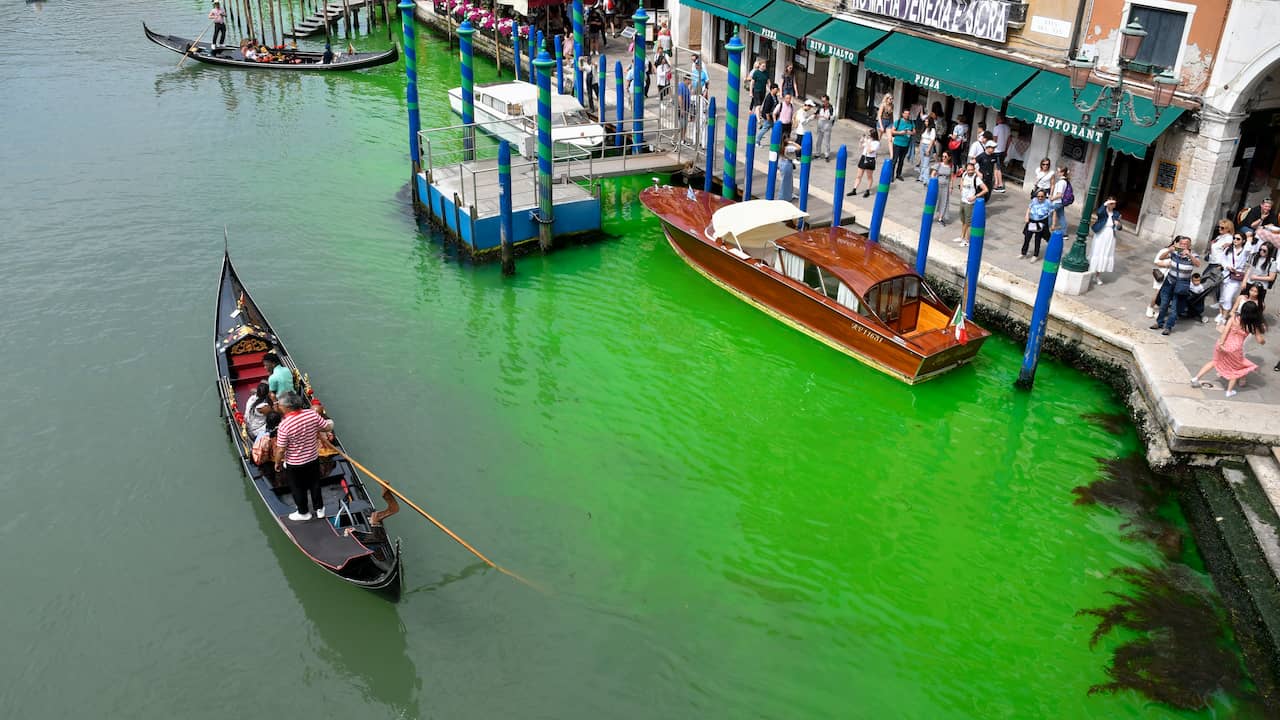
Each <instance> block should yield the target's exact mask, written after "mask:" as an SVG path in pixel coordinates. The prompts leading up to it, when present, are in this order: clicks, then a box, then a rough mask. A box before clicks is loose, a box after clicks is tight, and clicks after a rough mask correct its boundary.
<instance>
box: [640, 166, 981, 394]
mask: <svg viewBox="0 0 1280 720" xmlns="http://www.w3.org/2000/svg"><path fill="white" fill-rule="evenodd" d="M640 201H641V202H642V203H644V206H645V207H646V208H648V209H649V210H650V211H651V212H653V213H654V214H655V215H657V216H658V218H659V219H660V220H661V221H662V227H663V232H664V233H665V234H666V236H667V241H668V242H669V243H670V244H671V247H672V248H673V249H674V250H675V251H676V253H677V254H678V255H679V256H680V257H681V258H683V259H684V261H685V262H687V263H688V264H689V266H690V267H692V268H693V269H694V270H696V271H698V272H699V273H701V274H702V275H703V276H705V277H706V278H708V279H709V280H711V281H712V282H714V283H716V284H717V285H720V286H721V287H723V288H724V289H726V290H728V291H729V292H731V293H733V294H734V295H736V296H738V297H739V298H741V299H742V300H745V301H746V302H748V303H750V304H752V305H754V306H756V307H757V308H760V309H761V310H763V311H765V312H767V313H768V314H770V315H772V316H773V317H775V318H777V319H778V320H781V321H782V322H784V323H786V324H788V325H790V326H792V327H794V328H796V329H797V330H800V331H801V332H804V333H805V334H807V335H810V336H812V337H814V338H816V339H818V340H820V341H822V342H824V343H826V344H827V345H830V346H831V347H833V348H835V349H837V350H839V351H841V352H843V353H845V354H847V355H850V356H851V357H853V358H856V359H858V360H860V361H862V362H864V363H866V364H867V365H870V366H871V367H874V368H876V369H877V370H880V371H881V372H884V373H887V374H889V375H892V376H893V377H896V378H898V379H900V380H902V381H904V382H907V383H918V382H922V381H924V380H928V379H930V378H933V377H937V376H938V375H940V374H942V373H944V372H946V371H948V370H951V369H953V368H955V367H958V366H960V365H963V364H964V363H967V362H969V361H970V360H972V359H973V358H974V356H975V355H977V353H978V350H979V349H980V348H981V346H982V343H983V341H984V340H986V338H987V337H988V336H989V335H990V333H988V332H987V331H986V330H983V329H982V328H980V327H978V326H977V325H976V324H974V323H973V322H972V321H970V320H966V319H964V318H963V317H960V316H958V314H956V313H954V312H953V311H952V309H950V308H948V307H947V306H946V304H945V303H943V302H942V300H941V299H939V298H938V295H937V293H935V292H934V291H933V289H932V288H930V287H929V285H928V283H927V282H925V279H924V278H922V277H920V276H919V275H918V274H916V272H915V269H914V268H912V267H911V266H910V265H908V264H907V263H906V262H905V261H904V260H903V259H902V258H900V257H898V256H897V255H896V254H894V253H893V252H891V251H889V250H887V249H885V248H883V247H881V246H880V244H879V243H874V242H871V241H869V240H868V239H867V238H866V236H863V235H858V234H856V233H854V232H852V231H850V230H846V229H844V228H840V227H832V228H822V229H817V230H801V231H797V230H796V229H795V228H794V227H793V225H792V223H794V222H795V221H796V220H799V219H801V218H803V217H805V213H803V212H801V211H799V210H797V209H796V208H795V206H793V205H791V204H790V203H786V202H782V201H777V200H748V201H746V202H740V203H735V202H733V201H732V200H728V199H725V198H721V197H719V196H717V195H712V194H710V193H705V192H702V191H698V190H692V189H687V188H674V187H670V186H667V187H656V186H655V187H650V188H646V189H645V190H644V192H642V193H641V194H640Z"/></svg>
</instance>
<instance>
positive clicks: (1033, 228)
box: [1027, 220, 1044, 235]
mask: <svg viewBox="0 0 1280 720" xmlns="http://www.w3.org/2000/svg"><path fill="white" fill-rule="evenodd" d="M1043 228H1044V224H1043V223H1041V222H1038V221H1036V220H1032V221H1031V222H1029V223H1027V232H1029V233H1032V234H1033V235H1034V234H1035V233H1038V232H1040V230H1041V229H1043Z"/></svg>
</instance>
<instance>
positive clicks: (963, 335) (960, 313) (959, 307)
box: [951, 300, 969, 345]
mask: <svg viewBox="0 0 1280 720" xmlns="http://www.w3.org/2000/svg"><path fill="white" fill-rule="evenodd" d="M951 326H952V327H954V328H955V334H956V341H957V342H959V343H960V344H961V345H963V344H965V343H967V342H969V331H968V330H966V329H965V327H964V301H963V300H961V301H960V302H959V303H956V314H955V315H952V316H951Z"/></svg>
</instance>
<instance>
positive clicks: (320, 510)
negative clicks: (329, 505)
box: [316, 507, 324, 519]
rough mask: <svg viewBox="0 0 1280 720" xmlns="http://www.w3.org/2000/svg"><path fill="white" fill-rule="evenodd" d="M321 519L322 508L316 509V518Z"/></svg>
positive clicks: (322, 515)
mask: <svg viewBox="0 0 1280 720" xmlns="http://www.w3.org/2000/svg"><path fill="white" fill-rule="evenodd" d="M322 517H324V508H322V507H320V508H316V518H317V519H319V518H322Z"/></svg>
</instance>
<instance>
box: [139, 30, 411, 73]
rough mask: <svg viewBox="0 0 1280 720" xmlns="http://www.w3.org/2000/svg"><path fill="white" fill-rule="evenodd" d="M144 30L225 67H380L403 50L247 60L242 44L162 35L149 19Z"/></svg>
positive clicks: (295, 53) (285, 52)
mask: <svg viewBox="0 0 1280 720" xmlns="http://www.w3.org/2000/svg"><path fill="white" fill-rule="evenodd" d="M142 30H143V32H145V33H146V34H147V39H148V40H150V41H151V42H153V43H155V44H157V45H159V46H160V47H163V48H167V49H169V50H172V51H174V52H176V53H178V54H179V55H186V56H187V57H189V58H191V59H192V60H195V61H197V62H202V63H206V64H209V65H222V66H224V67H238V68H246V69H251V70H316V71H338V70H360V69H363V68H371V67H377V66H379V65H386V64H388V63H393V62H395V61H396V59H397V58H398V57H400V51H399V50H397V49H396V46H395V45H392V46H391V49H390V50H386V51H383V52H376V53H359V52H358V53H353V54H347V55H338V56H335V57H334V59H333V61H332V62H328V63H326V62H324V53H322V52H311V51H307V50H291V49H288V48H282V49H276V50H273V52H275V53H276V54H278V55H279V56H280V57H282V58H284V59H283V60H282V61H278V62H261V61H258V60H247V59H245V57H244V55H243V54H241V52H240V48H238V47H232V46H229V45H219V46H217V47H214V46H213V45H212V44H210V43H207V42H203V41H202V42H195V41H194V40H188V39H187V38H183V37H178V36H177V35H162V34H160V33H158V32H155V31H153V30H152V29H151V28H149V27H147V24H146V23H143V24H142Z"/></svg>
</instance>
